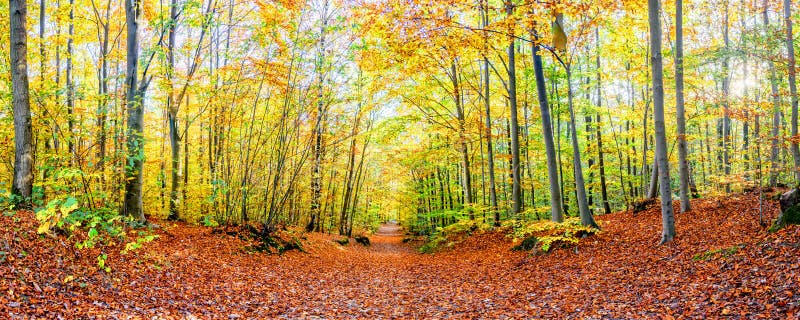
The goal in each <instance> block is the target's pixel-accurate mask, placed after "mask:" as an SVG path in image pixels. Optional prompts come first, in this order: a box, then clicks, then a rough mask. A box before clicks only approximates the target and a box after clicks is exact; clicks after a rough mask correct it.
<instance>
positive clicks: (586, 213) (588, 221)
mask: <svg viewBox="0 0 800 320" xmlns="http://www.w3.org/2000/svg"><path fill="white" fill-rule="evenodd" d="M564 68H565V69H566V70H567V99H568V103H569V125H570V136H571V140H572V168H573V172H574V173H575V192H576V193H577V201H578V212H579V214H580V216H581V224H582V225H584V226H591V227H595V228H599V227H598V225H597V223H596V222H595V221H594V216H592V211H591V210H589V204H588V203H587V201H586V182H585V181H584V179H583V164H582V163H581V151H580V146H579V145H578V130H577V126H576V125H575V107H574V106H573V102H572V71H571V70H570V67H569V65H566V64H565V65H564Z"/></svg>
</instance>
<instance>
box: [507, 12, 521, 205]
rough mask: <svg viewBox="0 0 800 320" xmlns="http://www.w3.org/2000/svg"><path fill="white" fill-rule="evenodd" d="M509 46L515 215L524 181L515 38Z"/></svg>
mask: <svg viewBox="0 0 800 320" xmlns="http://www.w3.org/2000/svg"><path fill="white" fill-rule="evenodd" d="M506 14H508V16H509V17H510V16H512V15H513V14H514V5H513V3H512V2H511V1H507V2H506ZM509 40H510V43H509V44H508V100H509V104H510V105H509V107H510V109H511V114H510V116H511V120H510V121H511V133H510V134H511V175H512V177H513V178H512V185H511V203H512V204H511V212H512V213H514V214H515V215H516V214H518V213H520V212H521V211H522V181H521V179H520V178H521V177H520V170H519V162H520V161H519V121H518V119H517V79H516V78H517V74H516V72H517V71H516V63H515V61H514V60H515V57H514V55H515V49H514V41H515V40H514V37H513V35H512V36H511V37H510V39H509Z"/></svg>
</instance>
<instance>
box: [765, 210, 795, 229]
mask: <svg viewBox="0 0 800 320" xmlns="http://www.w3.org/2000/svg"><path fill="white" fill-rule="evenodd" d="M790 224H800V205H795V206H791V207H788V208H786V211H784V212H782V213H781V215H780V216H778V219H777V220H775V223H773V224H772V227H770V228H769V232H775V231H778V230H780V229H783V227H786V226H787V225H790Z"/></svg>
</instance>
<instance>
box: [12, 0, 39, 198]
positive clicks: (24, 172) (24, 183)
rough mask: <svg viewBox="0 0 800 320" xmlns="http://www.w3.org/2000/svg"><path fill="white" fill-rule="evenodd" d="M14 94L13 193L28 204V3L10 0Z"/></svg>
mask: <svg viewBox="0 0 800 320" xmlns="http://www.w3.org/2000/svg"><path fill="white" fill-rule="evenodd" d="M8 9H9V31H10V37H9V40H10V50H9V51H10V56H11V61H10V62H11V65H10V67H11V91H12V106H13V109H14V148H15V150H14V181H13V185H12V189H11V192H12V193H13V194H15V195H18V196H21V197H23V198H24V199H25V200H24V201H25V202H26V203H27V202H28V201H29V200H30V199H29V198H30V197H31V193H32V192H33V134H32V131H31V105H30V97H29V94H30V93H29V91H28V58H27V55H28V40H27V33H26V32H27V31H26V30H25V28H26V23H27V22H26V19H27V14H28V10H27V3H26V1H25V0H9V5H8Z"/></svg>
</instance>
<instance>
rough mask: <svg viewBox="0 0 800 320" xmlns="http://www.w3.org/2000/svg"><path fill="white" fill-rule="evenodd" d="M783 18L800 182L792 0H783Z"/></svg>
mask: <svg viewBox="0 0 800 320" xmlns="http://www.w3.org/2000/svg"><path fill="white" fill-rule="evenodd" d="M783 19H784V21H786V52H787V56H788V57H789V59H788V61H789V63H788V68H789V93H790V94H791V99H792V119H791V121H792V122H791V126H792V128H791V129H792V140H791V141H792V145H791V149H792V157H793V158H794V168H792V172H794V176H795V184H797V183H800V141H797V140H798V135H797V107H798V96H797V82H796V81H797V79H796V77H797V76H796V72H797V70H796V63H795V61H796V60H795V56H794V39H793V35H792V1H791V0H783Z"/></svg>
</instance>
